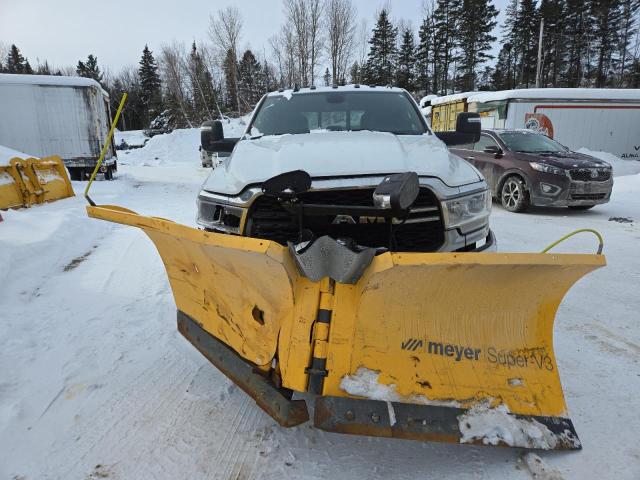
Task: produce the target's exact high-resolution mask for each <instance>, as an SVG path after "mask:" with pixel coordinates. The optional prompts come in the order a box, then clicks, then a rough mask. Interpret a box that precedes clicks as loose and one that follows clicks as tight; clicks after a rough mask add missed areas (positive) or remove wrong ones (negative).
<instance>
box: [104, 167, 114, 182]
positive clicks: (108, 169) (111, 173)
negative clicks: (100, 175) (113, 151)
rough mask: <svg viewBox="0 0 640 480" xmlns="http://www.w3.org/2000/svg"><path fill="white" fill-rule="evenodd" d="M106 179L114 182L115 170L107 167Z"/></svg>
mask: <svg viewBox="0 0 640 480" xmlns="http://www.w3.org/2000/svg"><path fill="white" fill-rule="evenodd" d="M104 179H105V180H113V170H112V169H111V167H107V171H106V172H104Z"/></svg>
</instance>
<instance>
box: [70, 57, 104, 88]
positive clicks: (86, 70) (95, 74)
mask: <svg viewBox="0 0 640 480" xmlns="http://www.w3.org/2000/svg"><path fill="white" fill-rule="evenodd" d="M76 73H77V74H78V75H79V76H81V77H86V78H92V79H94V80H95V81H96V82H98V83H100V82H102V72H100V67H98V58H97V57H94V56H93V55H91V54H89V56H88V57H87V61H86V62H83V61H82V60H80V61H78V66H77V67H76Z"/></svg>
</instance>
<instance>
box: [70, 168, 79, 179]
mask: <svg viewBox="0 0 640 480" xmlns="http://www.w3.org/2000/svg"><path fill="white" fill-rule="evenodd" d="M69 176H70V177H71V180H74V181H79V180H82V169H81V168H70V169H69Z"/></svg>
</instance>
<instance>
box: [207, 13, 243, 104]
mask: <svg viewBox="0 0 640 480" xmlns="http://www.w3.org/2000/svg"><path fill="white" fill-rule="evenodd" d="M241 33H242V16H241V15H240V10H238V9H237V8H236V7H227V8H225V9H223V10H219V11H218V14H217V16H216V17H214V16H213V15H211V16H209V37H210V38H211V41H212V42H213V44H214V45H215V46H216V47H217V48H218V49H219V50H220V53H221V55H220V58H224V57H225V55H226V54H227V52H231V60H232V62H233V65H234V75H233V81H234V85H231V86H229V85H228V86H227V88H228V89H229V90H230V91H232V92H235V97H236V106H237V108H238V109H239V108H240V93H239V92H238V43H239V41H240V36H241ZM229 87H231V88H229Z"/></svg>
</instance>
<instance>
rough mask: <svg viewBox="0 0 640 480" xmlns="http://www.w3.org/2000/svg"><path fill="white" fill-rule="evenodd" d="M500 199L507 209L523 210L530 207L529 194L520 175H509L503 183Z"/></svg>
mask: <svg viewBox="0 0 640 480" xmlns="http://www.w3.org/2000/svg"><path fill="white" fill-rule="evenodd" d="M500 201H501V202H502V206H503V207H504V209H505V210H508V211H510V212H523V211H525V210H526V209H527V208H529V194H528V193H527V189H526V188H525V186H524V182H523V181H522V179H521V178H519V177H515V176H514V177H509V178H507V180H506V181H505V182H504V184H503V185H502V191H501V192H500Z"/></svg>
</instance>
